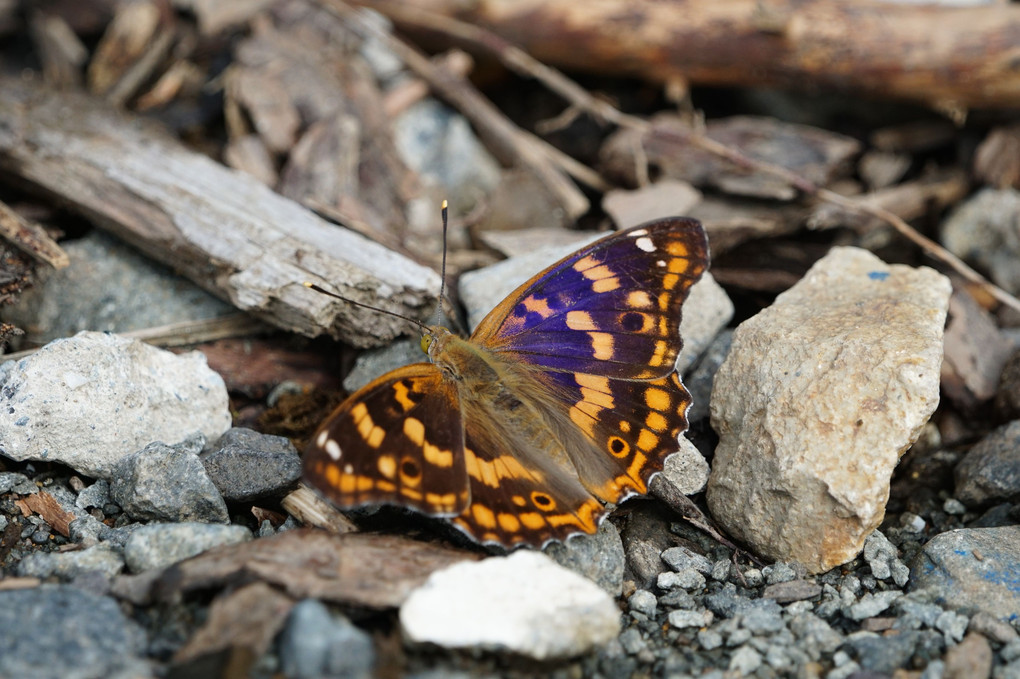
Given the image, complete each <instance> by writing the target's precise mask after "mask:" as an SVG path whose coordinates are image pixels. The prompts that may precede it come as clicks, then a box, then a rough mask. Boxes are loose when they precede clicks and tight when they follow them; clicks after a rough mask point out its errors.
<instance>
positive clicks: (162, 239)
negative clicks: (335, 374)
mask: <svg viewBox="0 0 1020 679" xmlns="http://www.w3.org/2000/svg"><path fill="white" fill-rule="evenodd" d="M0 91H2V92H3V93H4V96H3V97H0V171H4V172H7V173H9V174H13V175H15V176H17V177H18V178H20V179H21V180H23V181H25V182H28V183H30V184H31V185H33V186H34V187H36V188H38V189H40V190H42V191H44V192H46V193H48V194H50V195H52V196H54V197H55V198H56V199H58V200H59V201H61V202H62V203H64V204H66V205H68V206H70V207H71V208H72V209H74V210H76V211H78V212H80V213H81V214H83V215H85V216H86V217H88V218H89V219H91V220H92V221H94V222H95V223H96V224H97V225H98V226H100V227H102V228H104V229H106V230H108V231H110V232H111V233H113V234H115V235H117V236H118V237H120V238H122V239H124V240H125V241H127V242H129V243H131V244H132V245H134V246H135V247H137V248H139V249H140V250H142V251H143V252H145V253H146V254H147V255H149V256H151V257H152V258H154V259H157V260H159V261H161V262H164V263H165V264H168V265H169V266H171V267H173V268H174V269H175V270H177V271H179V272H180V273H181V274H183V275H185V276H187V277H188V278H190V279H191V280H193V281H194V282H195V283H197V284H198V285H200V286H202V287H203V288H205V289H207V290H209V291H210V292H212V293H213V294H215V295H217V296H219V297H221V298H223V299H226V300H228V301H229V302H231V303H233V304H234V305H235V306H237V307H238V308H239V309H242V310H244V311H247V312H249V313H252V314H254V315H256V316H258V317H260V318H263V319H265V320H267V321H269V322H271V323H273V324H274V325H276V326H279V327H281V328H285V329H287V330H291V331H294V332H299V333H301V334H304V335H308V336H317V335H320V334H323V333H329V334H330V335H332V336H334V337H337V338H339V339H343V340H345V341H347V342H349V343H351V344H353V345H356V346H372V345H378V344H381V343H384V342H386V341H388V340H389V339H392V338H393V337H395V336H396V335H398V334H401V333H403V332H407V330H408V324H407V323H405V322H403V321H400V320H399V319H396V318H392V317H389V316H385V315H383V314H380V313H377V312H372V311H369V310H366V309H361V308H358V307H355V306H354V305H350V304H344V303H343V302H340V301H337V300H334V299H331V298H329V297H326V296H325V295H321V294H318V293H316V292H314V291H312V290H309V289H307V288H305V287H304V286H303V285H302V283H303V281H306V280H309V281H312V282H314V283H318V284H320V285H322V286H323V287H326V288H329V289H334V290H336V291H337V292H338V293H339V294H341V295H343V296H344V297H347V298H349V299H352V300H354V301H357V302H362V303H365V304H372V305H375V306H380V307H383V308H385V309H389V310H392V311H395V312H398V313H401V314H404V315H407V316H413V317H424V316H427V315H428V313H429V312H430V310H431V309H432V308H433V307H434V305H435V296H436V294H437V291H438V290H439V277H438V275H437V274H436V273H435V272H434V271H432V270H431V269H428V268H426V267H424V266H421V265H419V264H417V263H416V262H413V261H412V260H410V259H408V258H406V257H404V256H402V255H400V254H397V253H395V252H393V251H391V250H388V249H386V248H384V247H383V246H381V245H379V244H377V243H375V242H373V241H370V240H368V239H366V238H364V237H363V236H360V235H358V234H356V233H353V232H351V231H348V230H346V229H343V228H341V227H338V226H335V225H333V224H330V223H329V222H326V221H324V220H323V219H321V218H319V217H318V216H317V215H315V214H314V213H312V212H310V211H309V210H307V209H306V208H304V207H302V206H300V205H298V204H297V203H295V202H293V201H291V200H288V199H286V198H284V197H282V196H280V195H279V194H277V193H274V192H273V191H272V190H271V189H269V188H267V187H266V186H264V185H263V184H261V183H260V182H258V181H257V180H255V179H254V178H252V177H250V176H248V175H246V174H243V173H241V172H236V171H234V170H230V169H228V168H226V167H224V166H223V165H221V164H219V163H217V162H215V161H213V160H211V159H209V158H208V157H206V156H203V155H201V154H198V153H195V152H193V151H190V150H188V149H187V148H185V147H184V146H183V145H182V144H181V143H180V142H178V141H177V140H175V139H172V138H171V137H169V136H168V135H167V134H165V133H164V132H163V130H162V129H161V128H159V127H158V126H156V125H154V124H152V123H151V122H150V121H145V120H143V119H140V118H134V117H130V116H127V115H124V114H122V113H119V112H116V111H114V110H113V109H111V108H109V107H108V106H107V105H105V104H103V103H101V102H98V101H96V100H94V99H90V98H89V97H87V96H85V95H82V94H79V93H71V92H56V91H53V90H49V89H47V88H45V87H43V86H42V85H40V84H39V83H38V82H37V81H24V80H19V79H16V78H6V77H0ZM437 219H438V215H437ZM437 234H438V226H437Z"/></svg>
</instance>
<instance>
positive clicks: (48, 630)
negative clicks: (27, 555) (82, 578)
mask: <svg viewBox="0 0 1020 679" xmlns="http://www.w3.org/2000/svg"><path fill="white" fill-rule="evenodd" d="M143 645H144V636H143V634H142V632H141V630H140V629H139V628H137V627H136V626H135V625H134V624H133V623H132V622H131V621H130V620H128V619H127V618H125V617H124V614H123V613H122V612H121V610H120V607H119V606H118V605H117V602H116V601H114V600H113V599H111V598H109V597H103V596H97V595H95V594H90V593H88V592H85V591H82V590H80V589H77V588H76V587H73V586H71V585H42V586H41V587H34V588H31V589H20V590H11V591H7V592H0V676H3V677H37V678H39V679H49V678H50V677H53V678H54V679H90V678H91V677H111V678H113V679H128V678H129V677H146V676H152V675H151V669H150V668H148V667H147V664H146V663H145V662H144V661H143V660H141V659H139V658H138V655H139V654H140V653H141V652H142V647H143Z"/></svg>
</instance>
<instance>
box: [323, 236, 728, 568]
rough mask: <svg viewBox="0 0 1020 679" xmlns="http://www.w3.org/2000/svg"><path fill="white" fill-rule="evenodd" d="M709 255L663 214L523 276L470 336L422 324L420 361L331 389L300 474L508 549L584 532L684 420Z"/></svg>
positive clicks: (628, 490) (643, 487)
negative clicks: (694, 314)
mask: <svg viewBox="0 0 1020 679" xmlns="http://www.w3.org/2000/svg"><path fill="white" fill-rule="evenodd" d="M707 266H708V242H707V239H706V237H705V232H704V230H703V229H702V227H701V225H700V224H699V223H698V222H697V221H695V220H693V219H686V218H680V217H674V218H666V219H660V220H656V221H652V222H648V223H646V224H643V225H641V226H638V227H635V228H632V229H629V230H626V231H620V232H616V233H613V234H611V235H609V236H607V237H605V238H602V239H600V240H598V241H596V242H594V243H592V244H590V245H588V246H586V247H584V248H582V249H580V250H578V251H577V252H575V253H573V254H571V255H569V256H567V257H565V258H564V259H562V260H560V261H559V262H557V263H556V264H553V265H552V266H550V267H548V268H547V269H545V270H544V271H542V272H541V273H539V274H537V275H535V276H534V277H533V278H531V279H530V280H529V281H527V282H526V283H524V284H523V285H521V286H520V287H519V288H518V289H517V290H515V291H514V292H513V293H512V294H510V295H509V296H508V297H507V298H506V299H505V300H503V301H502V302H501V303H500V304H499V305H498V306H496V308H495V309H493V310H492V311H491V312H489V314H488V315H487V316H486V317H485V318H484V319H483V320H482V322H481V323H480V324H479V325H478V327H477V328H476V329H475V331H474V332H473V333H472V335H471V336H470V338H468V339H464V338H462V337H460V336H458V335H456V334H454V333H452V332H451V331H450V330H448V329H446V328H444V327H440V326H428V327H425V329H424V333H423V336H422V349H423V350H424V351H425V352H426V353H427V355H428V358H429V360H430V362H428V363H416V364H413V365H408V366H405V367H402V368H398V369H396V370H393V371H391V372H389V373H387V374H385V375H383V376H382V377H379V378H378V379H376V380H374V381H373V382H371V383H369V384H368V385H366V386H365V387H363V388H361V389H359V390H358V391H357V392H355V393H354V394H353V395H351V396H350V397H349V398H348V399H347V400H346V401H344V402H343V403H341V404H340V406H338V407H337V408H336V410H334V411H333V413H332V414H331V415H330V416H329V417H328V418H327V419H326V420H325V421H324V422H323V424H322V425H321V426H320V427H319V429H318V431H317V432H316V433H315V435H314V436H313V438H312V440H311V443H310V444H309V446H308V449H307V450H306V452H305V456H304V470H303V476H304V479H305V481H306V483H308V485H310V486H311V487H313V488H315V489H317V490H318V491H319V492H320V493H321V494H322V495H324V496H325V497H326V498H327V499H328V500H330V501H331V502H333V503H334V504H335V505H337V506H338V507H341V508H353V507H359V506H363V505H370V504H392V505H399V506H403V507H407V508H410V509H413V510H417V511H419V512H422V513H424V514H426V515H429V516H433V517H441V518H446V519H448V520H450V521H451V522H452V523H453V525H454V526H456V527H457V528H459V529H460V530H462V531H463V532H464V533H466V534H467V535H468V536H469V537H471V538H472V539H474V540H475V541H477V542H480V543H491V544H497V545H502V546H504V547H507V548H514V547H517V546H521V545H531V546H536V547H539V546H543V545H545V544H547V543H548V542H550V541H552V540H559V541H564V540H566V539H567V538H568V537H570V536H572V535H575V534H581V533H594V532H595V531H596V530H597V529H598V526H599V524H600V522H601V521H602V520H603V519H604V518H605V517H606V516H607V515H608V513H609V511H610V510H611V506H609V505H615V504H618V503H620V502H621V501H623V500H624V499H626V498H628V497H630V496H632V495H636V494H643V493H645V492H647V489H648V483H649V481H650V480H651V477H652V476H653V475H654V474H656V473H658V472H660V471H662V468H663V465H664V463H665V460H666V458H667V457H668V456H669V455H670V454H672V453H674V452H676V451H677V450H678V443H677V437H678V436H679V435H680V434H681V433H683V432H684V431H686V430H687V425H688V423H687V410H688V408H689V407H690V404H691V396H690V394H689V393H688V392H687V390H686V389H685V388H684V386H683V384H682V383H681V381H680V377H679V376H678V375H677V373H676V370H675V362H676V358H677V354H678V353H679V351H680V348H681V346H682V343H681V339H680V329H679V325H680V316H681V309H680V307H681V305H682V304H683V302H684V300H685V299H686V298H687V294H688V292H689V291H690V288H691V286H692V285H693V284H694V283H695V282H696V281H697V280H698V279H699V278H700V277H701V275H702V273H703V272H704V271H705V269H706V268H707Z"/></svg>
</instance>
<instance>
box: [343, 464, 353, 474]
mask: <svg viewBox="0 0 1020 679" xmlns="http://www.w3.org/2000/svg"><path fill="white" fill-rule="evenodd" d="M353 473H354V465H350V464H345V465H344V474H353Z"/></svg>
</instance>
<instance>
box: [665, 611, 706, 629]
mask: <svg viewBox="0 0 1020 679" xmlns="http://www.w3.org/2000/svg"><path fill="white" fill-rule="evenodd" d="M713 618H714V616H713V615H712V611H705V610H701V611H687V610H679V611H670V613H669V618H668V619H669V625H670V627H676V628H677V629H686V628H688V627H707V626H709V625H711V624H712V620H713Z"/></svg>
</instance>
